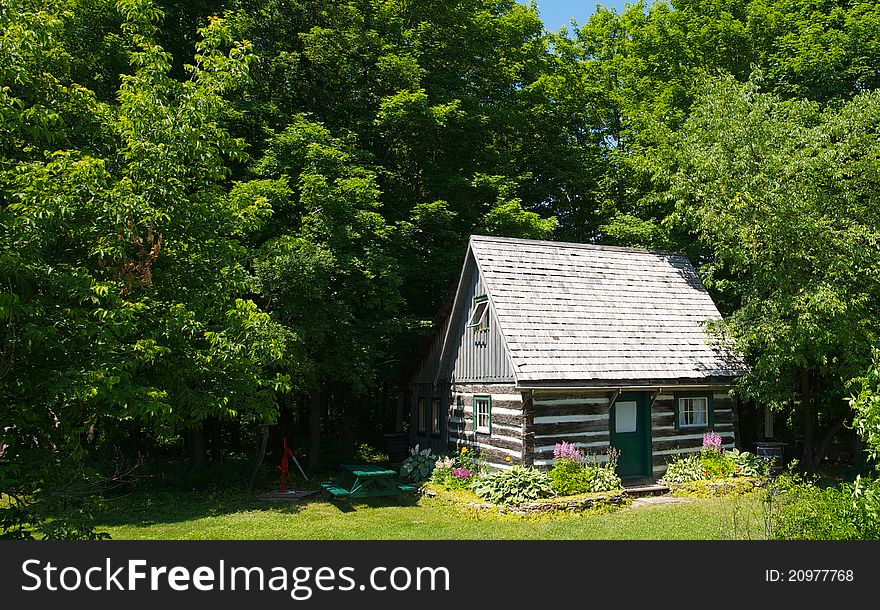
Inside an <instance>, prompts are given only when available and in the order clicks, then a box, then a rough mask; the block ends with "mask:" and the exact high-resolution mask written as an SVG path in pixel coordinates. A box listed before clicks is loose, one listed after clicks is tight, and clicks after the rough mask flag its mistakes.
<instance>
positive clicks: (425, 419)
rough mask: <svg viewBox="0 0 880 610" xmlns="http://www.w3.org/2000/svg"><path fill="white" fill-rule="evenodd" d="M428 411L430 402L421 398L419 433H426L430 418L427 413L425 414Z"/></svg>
mask: <svg viewBox="0 0 880 610" xmlns="http://www.w3.org/2000/svg"><path fill="white" fill-rule="evenodd" d="M427 409H428V401H426V400H425V399H424V398H419V414H418V416H419V432H425V430H426V428H427V426H428V417H427V413H425V411H427Z"/></svg>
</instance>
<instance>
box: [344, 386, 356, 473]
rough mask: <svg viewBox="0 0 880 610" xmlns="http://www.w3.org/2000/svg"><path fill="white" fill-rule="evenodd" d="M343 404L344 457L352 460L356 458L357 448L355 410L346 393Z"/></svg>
mask: <svg viewBox="0 0 880 610" xmlns="http://www.w3.org/2000/svg"><path fill="white" fill-rule="evenodd" d="M344 400H345V402H344V403H343V404H342V455H343V456H344V457H345V459H347V460H350V459H351V458H353V457H354V447H355V434H354V428H355V408H354V404H353V403H352V400H351V397H350V396H348V394H347V393H346V395H345V398H344Z"/></svg>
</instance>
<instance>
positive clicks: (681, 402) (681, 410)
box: [678, 396, 709, 428]
mask: <svg viewBox="0 0 880 610" xmlns="http://www.w3.org/2000/svg"><path fill="white" fill-rule="evenodd" d="M697 401H702V403H703V405H702V412H703V421H702V422H699V423H694V421H693V420H694V417H693V415H695V414H697V413H699V412H700V411H698V410H697V409H696V408H695V407H696V402H697ZM688 404H689V406H690V408H686V406H685V405H688ZM688 413H690V414H692V417H691V423H687V414H688ZM708 426H709V397H708V396H681V397H679V399H678V427H679V428H707V427H708Z"/></svg>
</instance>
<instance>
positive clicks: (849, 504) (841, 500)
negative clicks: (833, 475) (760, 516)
mask: <svg viewBox="0 0 880 610" xmlns="http://www.w3.org/2000/svg"><path fill="white" fill-rule="evenodd" d="M764 506H765V512H766V515H765V518H766V520H767V522H768V523H769V524H770V535H771V537H772V538H775V539H777V540H877V539H878V538H880V481H878V480H876V479H874V480H866V479H861V478H859V479H856V482H855V483H843V484H840V485H837V486H833V487H819V486H817V485H815V484H814V483H813V482H812V481H809V480H807V479H805V478H804V477H802V476H798V475H793V474H791V473H785V474H781V475H779V476H778V477H776V479H774V481H773V485H772V487H771V488H770V489H769V490H768V491H767V494H766V496H765V501H764Z"/></svg>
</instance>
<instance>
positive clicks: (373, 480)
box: [321, 464, 417, 498]
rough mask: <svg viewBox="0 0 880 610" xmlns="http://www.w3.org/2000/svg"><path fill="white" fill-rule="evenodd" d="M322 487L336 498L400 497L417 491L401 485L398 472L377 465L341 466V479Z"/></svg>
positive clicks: (323, 484) (409, 486) (328, 482)
mask: <svg viewBox="0 0 880 610" xmlns="http://www.w3.org/2000/svg"><path fill="white" fill-rule="evenodd" d="M321 487H323V488H324V489H325V490H326V491H327V492H329V493H330V494H331V495H333V497H335V498H375V497H378V496H399V495H400V494H402V493H404V492H407V491H415V490H416V489H417V488H416V487H415V486H413V485H407V484H405V483H401V482H400V481H399V480H398V478H397V471H395V470H391V469H389V468H385V467H383V466H376V465H375V464H340V466H339V477H338V478H337V479H336V480H335V481H325V482H324V483H321Z"/></svg>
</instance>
